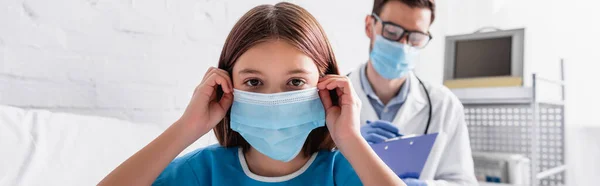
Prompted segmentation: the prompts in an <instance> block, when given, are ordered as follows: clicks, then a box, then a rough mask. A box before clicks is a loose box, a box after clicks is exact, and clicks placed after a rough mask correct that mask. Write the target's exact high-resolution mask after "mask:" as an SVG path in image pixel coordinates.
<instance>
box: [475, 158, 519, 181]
mask: <svg viewBox="0 0 600 186" xmlns="http://www.w3.org/2000/svg"><path fill="white" fill-rule="evenodd" d="M473 162H474V163H475V176H476V177H477V180H478V181H481V182H493V183H509V184H513V185H530V184H531V182H530V181H531V180H530V171H531V170H530V166H531V162H530V160H529V158H527V157H525V156H523V155H521V154H508V153H489V152H474V153H473Z"/></svg>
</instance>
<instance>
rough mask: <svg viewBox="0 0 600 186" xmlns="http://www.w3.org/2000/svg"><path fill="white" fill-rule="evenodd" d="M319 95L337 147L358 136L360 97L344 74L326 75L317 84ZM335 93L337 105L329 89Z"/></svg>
mask: <svg viewBox="0 0 600 186" xmlns="http://www.w3.org/2000/svg"><path fill="white" fill-rule="evenodd" d="M317 88H318V89H319V95H320V97H321V101H322V102H323V107H324V108H325V113H326V115H327V116H326V123H327V128H328V129H329V133H330V134H331V136H332V138H333V141H334V142H335V143H336V145H337V146H338V147H341V146H343V144H344V143H345V142H350V141H353V140H349V139H354V138H357V137H358V138H360V128H359V127H360V123H359V122H360V107H361V103H360V99H359V98H358V96H357V95H356V93H355V92H354V89H353V88H352V83H351V82H350V79H348V77H346V76H340V75H327V76H325V77H323V78H321V79H319V83H318V84H317ZM330 90H333V91H335V92H336V93H337V96H338V100H337V103H338V104H337V105H334V104H333V103H334V102H333V100H332V98H331V96H330V94H329V91H330Z"/></svg>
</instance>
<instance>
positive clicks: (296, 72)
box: [232, 40, 319, 93]
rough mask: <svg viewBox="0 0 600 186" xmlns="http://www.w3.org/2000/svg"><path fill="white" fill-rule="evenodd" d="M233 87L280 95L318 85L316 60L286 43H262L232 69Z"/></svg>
mask: <svg viewBox="0 0 600 186" xmlns="http://www.w3.org/2000/svg"><path fill="white" fill-rule="evenodd" d="M232 72H233V73H232V81H233V82H232V83H233V88H235V89H238V90H243V91H249V92H257V93H278V92H287V91H294V90H301V89H306V88H312V87H315V86H317V83H318V81H319V70H318V68H317V65H315V63H314V61H313V60H312V59H311V58H310V57H308V56H307V55H305V54H304V53H302V52H300V51H299V50H297V49H296V48H294V47H293V46H292V45H290V44H288V43H287V42H286V41H284V40H271V41H267V42H263V43H260V44H257V45H255V46H253V47H252V48H250V49H248V51H246V52H245V53H244V54H242V55H241V56H240V57H239V58H238V61H237V62H236V63H235V65H234V66H233V70H232Z"/></svg>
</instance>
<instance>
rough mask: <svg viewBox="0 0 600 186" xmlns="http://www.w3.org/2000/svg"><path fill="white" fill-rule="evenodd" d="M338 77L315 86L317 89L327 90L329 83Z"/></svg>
mask: <svg viewBox="0 0 600 186" xmlns="http://www.w3.org/2000/svg"><path fill="white" fill-rule="evenodd" d="M337 79H339V77H329V78H327V79H325V80H323V81H321V82H319V83H318V84H317V88H319V89H327V85H329V84H331V82H333V81H336V80H337Z"/></svg>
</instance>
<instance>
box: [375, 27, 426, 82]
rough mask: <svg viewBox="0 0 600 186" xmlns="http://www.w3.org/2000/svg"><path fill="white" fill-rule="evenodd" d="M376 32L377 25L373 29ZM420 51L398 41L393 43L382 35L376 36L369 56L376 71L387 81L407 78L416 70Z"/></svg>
mask: <svg viewBox="0 0 600 186" xmlns="http://www.w3.org/2000/svg"><path fill="white" fill-rule="evenodd" d="M372 30H373V32H375V23H373V27H372ZM417 56H418V49H417V48H414V47H411V46H409V45H406V44H402V43H399V42H396V41H391V40H388V39H386V38H384V37H383V36H381V34H376V35H375V41H374V43H373V47H372V49H371V53H370V55H369V57H370V60H371V64H372V65H373V68H374V69H375V71H376V72H377V73H378V74H379V75H381V76H382V77H384V78H385V79H397V78H402V77H404V76H406V75H407V74H408V73H410V71H412V70H413V69H414V68H415V61H416V58H417Z"/></svg>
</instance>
